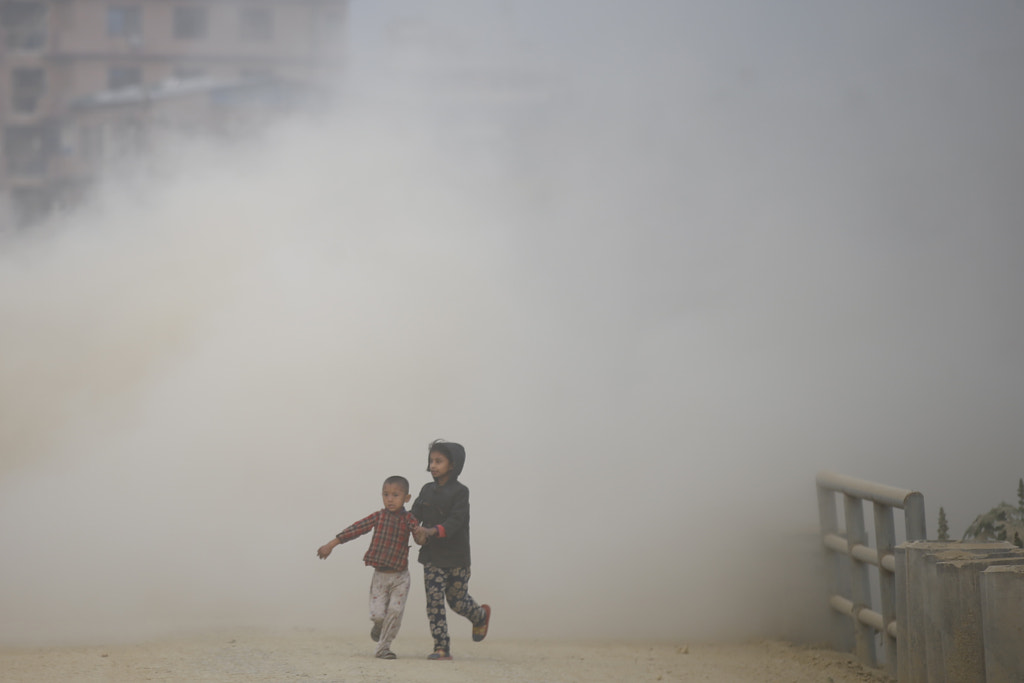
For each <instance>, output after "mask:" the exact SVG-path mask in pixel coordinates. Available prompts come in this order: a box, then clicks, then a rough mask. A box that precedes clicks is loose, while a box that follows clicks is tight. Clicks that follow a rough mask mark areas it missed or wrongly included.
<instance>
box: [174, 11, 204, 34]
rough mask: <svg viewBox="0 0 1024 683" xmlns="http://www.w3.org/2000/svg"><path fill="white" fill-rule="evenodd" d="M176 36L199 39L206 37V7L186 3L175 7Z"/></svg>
mask: <svg viewBox="0 0 1024 683" xmlns="http://www.w3.org/2000/svg"><path fill="white" fill-rule="evenodd" d="M174 37H175V38H177V39H178V40H199V39H201V38H205V37H206V8H205V7H196V6H194V5H186V6H184V7H175V8H174Z"/></svg>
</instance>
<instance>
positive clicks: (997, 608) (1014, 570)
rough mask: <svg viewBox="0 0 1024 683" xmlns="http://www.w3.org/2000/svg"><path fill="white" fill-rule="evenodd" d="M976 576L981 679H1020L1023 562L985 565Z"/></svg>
mask: <svg viewBox="0 0 1024 683" xmlns="http://www.w3.org/2000/svg"><path fill="white" fill-rule="evenodd" d="M978 578H979V581H978V583H979V588H980V592H981V622H982V632H983V634H984V639H985V679H984V680H985V682H986V683H1021V681H1024V564H1018V565H1007V566H997V567H989V568H988V569H986V570H985V571H983V572H982V573H981V574H980V576H979V577H978Z"/></svg>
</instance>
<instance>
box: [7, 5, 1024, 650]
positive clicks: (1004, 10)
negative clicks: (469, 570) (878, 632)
mask: <svg viewBox="0 0 1024 683" xmlns="http://www.w3.org/2000/svg"><path fill="white" fill-rule="evenodd" d="M350 18H351V21H350V23H349V26H348V29H347V31H348V35H347V36H346V40H347V41H348V42H349V45H350V51H349V55H348V60H347V62H346V64H345V65H344V67H343V68H341V67H339V71H338V73H339V88H340V94H339V97H338V106H337V108H336V110H335V111H332V112H330V113H328V114H326V115H323V114H322V115H320V116H313V117H310V118H304V119H301V120H294V121H290V122H285V123H282V124H281V125H280V126H277V127H275V128H274V129H273V130H271V131H268V132H267V133H266V134H264V135H261V136H260V137H258V138H254V139H251V140H245V141H242V142H240V143H232V144H228V143H215V142H209V141H208V142H201V141H200V142H196V141H193V142H191V143H182V144H180V145H177V146H176V147H175V148H174V149H173V151H172V150H166V151H165V152H163V153H162V154H161V155H160V156H158V157H156V158H153V159H149V160H147V167H148V168H149V169H150V170H149V171H148V172H147V173H145V174H136V175H134V176H133V177H132V179H131V180H129V179H128V177H127V176H121V177H115V179H114V180H113V181H111V182H110V183H109V184H107V185H106V186H105V187H104V188H103V189H102V190H101V191H100V192H99V193H98V195H97V197H96V199H95V200H94V201H92V202H90V203H89V204H88V205H87V206H85V207H82V208H81V209H79V210H76V211H74V212H72V213H70V214H68V215H65V216H62V217H60V218H58V219H55V220H54V221H53V222H51V223H50V224H48V225H45V226H40V227H38V228H36V229H34V230H31V231H28V232H26V233H21V234H15V235H9V236H8V237H7V238H6V239H5V240H4V241H3V242H2V243H0V247H2V253H0V642H3V643H19V642H38V641H42V642H57V641H60V642H66V641H83V640H103V639H131V638H144V637H152V636H159V635H162V634H166V633H170V632H177V631H181V630H192V629H211V628H217V627H222V626H224V627H230V626H236V625H256V626H271V627H287V628H290V627H317V628H322V627H327V628H336V629H339V630H342V631H351V632H360V631H363V630H364V629H365V628H366V623H367V621H368V618H367V616H366V614H365V612H366V606H365V602H366V591H367V589H368V584H369V578H370V576H369V570H368V569H366V568H365V567H363V566H362V562H361V557H362V553H363V552H364V549H365V546H366V539H360V540H359V541H355V542H353V543H351V544H349V545H344V546H342V547H340V548H338V549H337V550H336V551H335V552H334V554H333V555H332V556H331V557H330V559H329V560H327V561H326V562H321V561H319V560H317V559H316V558H315V550H316V548H317V547H318V546H319V545H320V544H321V543H323V542H325V541H327V540H328V539H329V538H331V536H332V535H333V534H334V533H336V532H338V531H340V530H341V529H342V528H344V527H345V526H346V525H348V524H349V523H351V522H352V521H355V520H356V519H358V518H360V517H362V516H363V515H365V514H368V513H369V512H371V511H373V510H375V509H378V508H379V507H380V505H381V502H380V495H379V492H380V484H381V482H382V480H383V479H384V478H385V477H386V476H388V475H391V474H404V475H405V476H407V477H408V478H409V479H410V480H411V481H412V482H413V487H414V490H418V488H419V487H420V486H421V485H422V484H423V483H425V482H426V481H427V480H428V475H427V473H426V472H425V471H424V468H425V464H426V463H425V456H426V453H425V449H426V444H427V443H428V442H429V441H430V440H431V439H434V438H436V437H444V438H447V439H451V440H457V441H460V442H462V443H464V444H465V446H466V448H467V451H468V460H467V465H466V469H465V472H464V476H463V481H464V482H465V483H466V484H467V485H468V486H469V487H470V489H471V491H472V505H473V507H472V510H473V518H472V519H473V525H472V528H473V557H474V562H473V571H474V576H473V582H472V590H471V592H472V594H473V595H474V596H475V597H477V598H478V599H480V600H483V601H487V602H490V603H491V604H492V605H493V606H494V614H495V617H494V628H493V631H494V633H493V636H494V637H561V638H583V637H609V638H623V639H643V638H658V639H699V640H715V639H722V638H739V637H751V636H766V635H767V636H778V635H782V636H787V635H789V636H794V637H798V636H801V635H803V634H806V633H808V631H809V629H810V627H811V626H812V624H811V623H810V622H808V621H805V620H812V621H813V619H814V617H815V616H816V615H818V614H819V613H823V611H824V606H823V604H820V598H821V595H820V593H819V592H818V584H817V583H816V581H815V579H814V573H813V569H814V563H815V561H816V559H817V557H818V555H817V548H816V546H815V542H814V538H813V533H814V532H815V531H816V528H817V519H816V514H817V511H816V504H815V499H814V474H815V472H816V471H818V470H820V469H836V470H839V471H842V472H845V473H848V474H851V475H854V476H860V477H864V478H868V479H871V480H875V481H880V482H884V483H887V484H890V485H894V486H902V487H907V488H915V489H918V490H921V491H923V492H924V494H925V501H926V505H927V508H928V515H929V527H930V528H931V529H932V530H934V527H935V515H936V513H937V511H938V507H939V505H942V506H943V507H944V508H945V510H946V512H947V514H948V515H949V518H950V523H951V525H952V532H953V533H954V534H960V533H962V532H963V529H964V528H965V527H966V525H967V524H968V523H969V522H970V521H971V519H972V518H973V517H974V516H975V515H977V514H978V513H980V512H982V511H984V510H985V509H987V508H988V507H990V506H991V505H993V504H995V503H996V502H998V501H999V500H1000V499H1004V498H1005V499H1013V498H1014V496H1015V490H1016V482H1017V479H1018V478H1019V477H1021V476H1024V457H1022V455H1024V420H1022V419H1021V415H1022V408H1024V336H1022V335H1024V307H1022V306H1021V304H1020V293H1021V291H1022V285H1024V267H1022V266H1024V192H1022V188H1024V185H1022V178H1024V130H1022V128H1024V87H1022V85H1024V82H1022V80H1024V75H1022V74H1024V70H1022V69H1021V65H1022V64H1024V38H1022V36H1024V7H1022V6H1021V5H1020V4H1013V3H1008V2H1007V3H997V2H991V3H981V4H980V5H979V4H972V5H971V6H970V7H966V6H961V5H959V4H957V3H946V2H941V3H934V2H932V3H928V2H923V1H922V2H916V1H915V2H911V3H904V4H901V5H899V6H896V7H889V6H885V7H882V6H879V5H871V6H857V5H855V4H849V3H847V5H845V6H843V7H834V6H821V5H818V4H815V3H800V2H792V3H785V4H778V3H774V4H771V5H765V4H764V3H757V2H747V3H743V2H727V3H711V2H708V3H668V2H633V3H605V2H582V1H577V2H567V1H566V2H557V1H556V2H521V1H517V2H444V1H442V2H431V3H421V2H408V3H406V2H402V3H398V2H382V3H361V2H356V3H354V4H353V7H352V12H351V17H350ZM412 571H413V581H414V587H415V590H414V592H413V599H412V600H411V601H410V604H409V607H408V611H407V613H406V618H405V625H404V627H403V634H404V635H408V634H415V635H419V636H425V635H426V633H427V631H426V620H425V618H424V616H423V614H422V610H423V598H422V591H421V589H420V583H419V582H420V576H421V575H420V572H419V566H418V565H415V564H414V565H413V569H412ZM453 624H454V625H453V629H454V635H455V637H456V639H460V638H462V639H467V640H468V628H469V626H468V623H466V622H464V620H462V621H460V622H453ZM400 637H401V636H400Z"/></svg>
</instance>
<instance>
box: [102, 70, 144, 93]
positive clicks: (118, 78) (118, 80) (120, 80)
mask: <svg viewBox="0 0 1024 683" xmlns="http://www.w3.org/2000/svg"><path fill="white" fill-rule="evenodd" d="M140 83H142V67H140V66H136V65H134V64H118V65H117V66H112V67H110V68H109V69H107V87H108V88H110V89H111V90H118V89H120V88H129V87H131V86H133V85H139V84H140Z"/></svg>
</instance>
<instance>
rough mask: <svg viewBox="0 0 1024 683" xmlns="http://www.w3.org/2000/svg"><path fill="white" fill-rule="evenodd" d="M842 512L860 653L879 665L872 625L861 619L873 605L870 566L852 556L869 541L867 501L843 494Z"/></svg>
mask: <svg viewBox="0 0 1024 683" xmlns="http://www.w3.org/2000/svg"><path fill="white" fill-rule="evenodd" d="M843 503H844V505H843V512H844V515H845V520H846V542H847V543H848V544H849V549H850V584H851V585H850V588H851V592H850V598H851V599H852V600H853V620H854V634H855V636H856V648H857V657H859V658H860V661H862V662H864V663H865V664H867V665H868V666H876V665H877V662H878V660H877V658H876V657H875V639H874V632H873V631H872V630H871V627H870V626H868V625H867V624H865V623H864V622H863V621H861V619H860V611H861V610H862V609H864V608H867V607H870V605H871V583H870V577H869V575H868V566H867V565H866V564H865V563H864V562H861V561H860V560H858V559H857V558H856V557H854V556H853V548H854V546H858V545H862V546H866V545H867V544H868V533H867V531H866V530H865V529H864V505H863V504H862V503H861V499H860V498H857V497H856V496H851V495H850V494H848V493H844V494H843Z"/></svg>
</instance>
